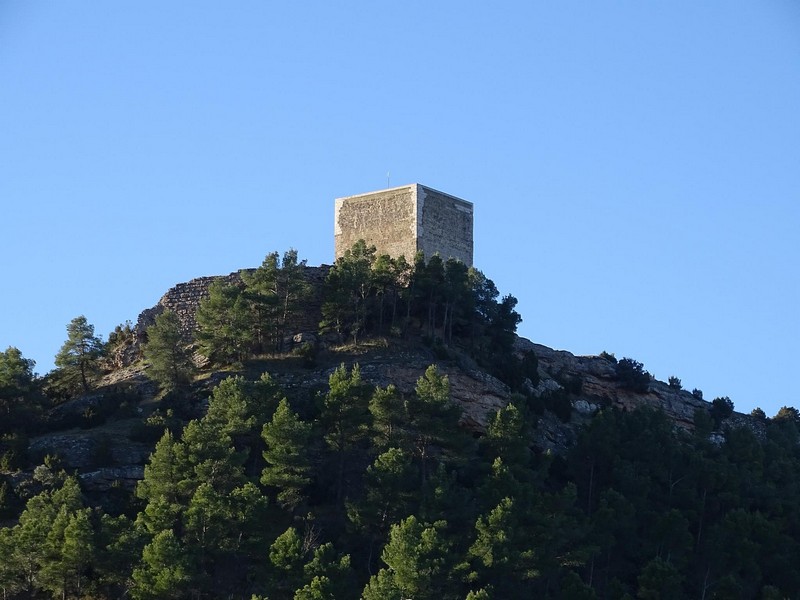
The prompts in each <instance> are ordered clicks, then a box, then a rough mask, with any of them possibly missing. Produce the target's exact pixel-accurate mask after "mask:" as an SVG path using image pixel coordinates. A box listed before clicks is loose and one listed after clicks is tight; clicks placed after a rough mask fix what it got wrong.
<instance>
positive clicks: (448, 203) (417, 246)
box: [334, 183, 472, 266]
mask: <svg viewBox="0 0 800 600" xmlns="http://www.w3.org/2000/svg"><path fill="white" fill-rule="evenodd" d="M335 207H336V208H335V216H334V240H335V249H336V250H335V251H336V258H339V257H340V256H342V255H343V254H344V252H345V250H348V249H350V248H352V246H353V244H355V243H356V242H357V241H358V240H361V239H363V240H364V241H365V242H367V245H374V246H375V247H376V248H377V249H378V254H388V255H390V256H394V257H397V256H400V255H401V254H402V255H404V256H405V257H406V259H408V260H409V261H412V260H413V259H414V255H415V254H416V253H417V250H422V251H423V252H424V253H425V257H426V258H430V257H431V256H433V255H434V254H436V253H437V252H438V253H439V255H440V256H441V257H442V259H443V260H447V259H448V258H455V259H458V260H460V261H461V262H463V263H464V264H466V265H467V266H472V203H471V202H467V201H466V200H461V199H460V198H456V197H455V196H451V195H449V194H445V193H443V192H439V191H437V190H434V189H431V188H429V187H425V186H424V185H420V184H418V183H412V184H411V185H404V186H402V187H396V188H391V189H386V190H379V191H376V192H368V193H366V194H358V195H357V196H347V197H346V198H337V199H336V205H335Z"/></svg>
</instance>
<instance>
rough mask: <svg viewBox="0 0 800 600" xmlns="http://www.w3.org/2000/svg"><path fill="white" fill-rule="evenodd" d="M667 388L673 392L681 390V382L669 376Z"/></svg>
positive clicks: (673, 376)
mask: <svg viewBox="0 0 800 600" xmlns="http://www.w3.org/2000/svg"><path fill="white" fill-rule="evenodd" d="M669 387H670V388H672V389H673V390H681V389H683V386H682V385H681V380H680V379H678V378H677V377H675V375H670V376H669Z"/></svg>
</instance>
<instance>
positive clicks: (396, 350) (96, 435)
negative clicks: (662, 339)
mask: <svg viewBox="0 0 800 600" xmlns="http://www.w3.org/2000/svg"><path fill="white" fill-rule="evenodd" d="M328 268H329V267H327V266H324V265H323V266H321V267H307V268H306V272H307V277H308V279H309V281H310V282H311V283H312V284H313V287H314V289H315V290H316V295H315V296H314V297H313V298H312V300H311V301H310V302H309V304H308V305H307V307H306V311H305V312H306V316H305V318H304V319H303V321H302V322H301V323H300V325H299V326H298V328H297V329H298V331H295V332H292V336H291V337H292V339H294V340H300V341H301V342H303V341H308V340H312V341H313V342H314V343H318V344H319V345H320V346H322V347H323V348H324V346H325V344H324V342H321V341H319V340H317V338H316V336H315V334H314V333H311V332H312V331H313V332H315V331H316V324H317V323H318V322H319V312H320V304H321V298H320V293H319V292H320V289H321V285H320V284H321V282H322V281H323V280H324V278H325V275H326V273H327V271H328ZM218 280H223V281H225V282H227V283H232V284H234V285H236V284H238V283H239V282H241V275H240V272H237V273H232V274H230V275H227V276H221V277H202V278H198V279H193V280H192V281H190V282H187V283H184V284H179V285H177V286H175V287H173V288H171V289H170V290H169V291H168V292H167V293H166V294H165V295H164V296H163V297H162V298H161V299H160V300H159V303H158V304H157V305H156V306H154V307H152V308H150V309H147V310H144V311H143V312H142V313H141V314H140V316H139V318H138V321H137V324H136V326H135V329H134V336H133V340H132V341H131V343H130V344H129V345H127V346H126V347H125V348H124V350H123V351H122V354H121V355H120V356H119V357H118V360H119V362H120V363H122V364H123V365H127V366H124V367H121V368H119V369H117V370H115V371H114V372H113V373H111V374H109V375H108V376H107V378H106V380H105V382H104V384H105V388H103V389H101V390H100V391H99V392H98V393H95V394H93V395H91V396H86V397H82V398H78V399H75V400H73V401H71V402H69V403H67V404H65V405H62V406H60V407H58V408H57V409H54V418H56V419H64V420H65V422H68V417H69V414H70V413H72V414H73V415H75V414H85V411H87V410H100V409H102V407H103V404H104V403H105V402H109V399H108V398H109V394H108V390H111V389H114V388H117V387H119V386H127V388H128V389H129V390H133V393H134V394H135V395H136V396H137V397H138V398H139V402H140V407H139V408H138V409H136V410H137V411H138V412H139V413H140V415H141V412H142V408H141V406H142V405H144V406H146V405H147V404H148V403H152V400H153V398H154V396H155V393H156V391H157V390H156V388H155V386H154V385H153V384H152V383H151V382H150V381H149V380H148V379H147V378H146V373H145V372H143V369H142V367H141V363H137V362H136V359H137V358H138V356H139V354H140V353H139V347H140V344H141V343H142V342H143V340H144V339H146V338H145V335H146V334H145V331H146V328H147V327H148V326H149V325H150V324H152V323H153V321H154V319H155V317H156V316H157V315H158V314H160V313H161V312H163V311H164V310H167V309H169V310H172V311H174V312H175V313H176V314H177V315H178V316H179V318H180V320H181V323H182V326H183V329H184V333H185V334H186V336H187V339H188V338H189V337H190V335H191V332H192V331H193V330H194V328H195V327H196V322H195V319H194V315H195V311H196V309H197V306H198V305H199V303H200V301H201V299H202V298H204V297H206V296H207V295H208V288H209V286H210V285H211V283H213V282H214V281H218ZM515 350H516V351H517V352H518V353H520V355H521V354H522V353H524V352H533V353H534V354H535V356H536V357H537V359H538V375H539V381H538V383H537V384H536V385H535V386H534V385H533V383H531V382H530V381H528V386H529V392H530V393H531V394H532V395H533V396H538V397H542V396H544V395H546V394H548V393H553V392H555V391H558V390H559V389H561V388H563V387H564V384H563V382H564V381H565V380H571V381H579V382H580V386H579V389H578V390H575V389H571V390H570V394H569V399H570V403H571V408H572V410H571V415H570V418H569V422H566V423H565V422H563V421H562V420H561V419H559V418H557V417H556V416H555V415H553V414H552V413H550V412H548V411H545V413H544V414H543V415H542V416H541V417H540V418H539V422H538V424H537V427H536V429H535V431H534V434H533V439H531V446H532V447H534V448H535V449H537V450H538V451H542V452H556V453H558V452H563V451H565V450H566V449H567V448H568V447H569V446H570V445H571V444H572V443H573V442H574V440H575V439H576V437H577V434H578V431H579V429H580V427H581V426H582V425H583V424H585V423H587V422H588V421H589V420H591V418H592V416H593V415H594V414H595V413H596V412H597V411H598V410H601V409H602V408H604V407H616V408H620V409H623V410H633V409H635V408H637V407H641V406H649V407H653V408H658V409H661V410H663V411H664V412H665V413H666V414H667V415H668V416H669V417H670V418H671V419H672V420H673V421H674V422H675V424H676V426H677V427H682V428H684V429H692V428H693V421H694V412H695V410H696V409H704V410H708V409H709V407H710V404H709V403H708V402H705V401H703V400H701V399H699V398H697V397H695V396H694V395H692V394H691V393H690V392H687V391H684V390H679V389H675V388H672V387H670V386H669V385H668V384H666V383H664V382H661V381H658V380H655V379H651V381H650V383H649V385H648V388H647V391H646V392H644V393H636V392H632V391H630V390H627V389H625V387H624V386H623V385H621V383H620V382H619V380H618V377H617V375H616V371H615V365H614V363H613V362H611V361H609V360H608V359H607V358H604V357H602V356H576V355H573V354H572V353H570V352H567V351H564V350H554V349H552V348H549V347H547V346H544V345H541V344H537V343H534V342H532V341H530V340H527V339H525V338H521V337H518V338H517V339H516V344H515ZM328 354H329V356H328V361H327V364H324V365H321V366H320V367H319V368H312V369H304V370H302V371H291V370H289V371H287V372H281V371H280V370H277V371H273V370H271V371H270V373H271V374H272V375H273V377H274V378H275V379H276V381H277V382H278V383H279V384H281V385H282V386H283V387H284V389H285V390H286V392H287V395H289V396H291V395H292V394H312V393H314V390H319V389H323V388H324V386H325V385H326V384H327V381H328V377H329V375H330V373H331V372H332V371H333V369H334V368H335V366H336V365H338V364H339V363H341V362H343V363H345V364H347V365H348V366H352V365H353V364H355V363H358V364H359V366H360V369H361V375H362V378H363V379H364V380H365V381H366V382H368V383H371V384H373V385H376V386H381V387H383V386H386V385H388V384H389V383H393V384H394V385H395V386H396V387H397V388H398V390H399V391H400V392H401V393H404V394H410V393H413V390H414V387H415V385H416V381H417V379H419V377H420V376H421V375H422V374H423V373H424V371H425V369H426V368H427V366H428V365H430V364H432V363H438V364H439V366H440V368H441V370H442V371H444V372H445V373H446V374H447V375H448V377H449V379H450V384H451V393H452V399H453V401H454V402H455V403H456V404H458V405H459V406H460V408H461V409H462V417H461V424H462V426H463V427H465V428H466V429H468V430H469V431H471V432H473V434H475V435H477V436H480V435H482V434H483V433H484V432H485V430H486V427H487V425H488V423H489V420H490V419H491V417H492V415H494V414H495V413H496V411H497V410H498V409H500V408H502V407H504V406H506V405H507V404H508V402H509V400H510V398H511V392H510V389H509V388H508V386H506V385H505V384H504V383H503V382H501V381H500V380H498V379H496V378H495V377H493V376H491V375H489V374H488V373H486V372H484V371H481V370H480V369H479V368H478V367H477V366H476V365H475V364H474V363H473V361H471V360H470V359H469V358H468V357H464V356H459V355H455V356H454V357H451V360H447V361H437V359H436V357H435V356H434V355H433V353H432V351H431V350H430V349H429V348H427V347H425V346H423V345H421V344H416V345H414V344H409V343H398V344H395V343H387V344H385V345H380V344H379V345H377V346H376V347H374V348H371V349H367V350H365V349H361V350H360V351H359V352H350V353H348V352H341V351H333V350H330V351H328ZM230 374H231V373H220V374H216V375H212V376H211V378H210V379H209V385H210V384H211V383H213V382H216V381H219V380H220V379H222V378H224V377H225V376H228V375H230ZM104 390H105V391H104ZM150 408H152V407H150ZM145 412H147V411H145ZM140 415H138V416H137V415H135V414H134V415H130V416H129V420H130V421H141V416H140ZM123 421H124V419H123ZM729 422H730V424H731V425H745V426H748V427H750V428H751V429H753V430H754V431H756V433H757V434H760V433H763V431H761V430H762V429H763V427H760V424H759V423H758V422H757V421H756V420H755V419H752V418H750V417H748V416H745V415H741V414H736V413H734V415H733V416H732V417H730V419H729ZM124 429H125V427H124V426H121V425H119V422H116V423H112V425H111V427H110V428H106V430H105V431H104V428H103V427H100V428H97V430H96V431H95V430H81V429H77V430H75V429H73V430H68V431H61V432H56V433H51V434H47V435H44V436H40V437H38V438H34V439H32V440H31V443H30V452H31V453H32V454H34V455H38V456H45V455H47V454H53V455H57V456H58V457H59V458H60V460H61V461H62V463H63V465H64V466H65V467H66V468H67V469H68V470H77V471H78V472H79V473H80V474H81V478H82V480H83V481H84V483H85V484H86V486H87V488H89V489H93V490H96V491H105V490H108V489H109V488H110V487H111V486H112V485H119V484H120V483H119V482H121V484H122V485H124V486H125V487H132V486H133V485H135V483H136V481H137V480H138V479H140V478H141V477H142V475H143V465H144V464H145V462H146V460H147V457H148V456H149V452H150V451H151V445H147V444H142V443H140V442H132V441H130V440H129V439H128V438H127V437H126V435H125V433H124ZM98 455H103V456H102V458H104V464H103V465H102V466H98ZM115 481H116V482H118V483H117V484H114V482H115Z"/></svg>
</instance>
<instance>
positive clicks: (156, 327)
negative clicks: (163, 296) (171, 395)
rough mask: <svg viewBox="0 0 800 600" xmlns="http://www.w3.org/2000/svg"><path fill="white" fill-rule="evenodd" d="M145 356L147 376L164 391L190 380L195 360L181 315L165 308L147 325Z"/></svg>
mask: <svg viewBox="0 0 800 600" xmlns="http://www.w3.org/2000/svg"><path fill="white" fill-rule="evenodd" d="M144 359H145V360H146V361H147V362H148V363H150V365H149V368H148V370H147V376H148V377H150V379H152V380H153V381H155V382H157V383H158V384H159V385H161V388H162V389H164V390H173V389H175V388H178V387H180V386H181V385H183V384H186V383H188V382H189V381H190V379H191V377H192V374H193V373H194V363H193V362H192V358H191V355H190V354H189V351H188V349H187V347H186V343H185V342H184V340H183V338H182V335H181V329H180V321H179V319H178V315H176V314H175V313H174V312H172V311H169V310H168V311H165V312H163V313H161V314H160V315H158V316H157V317H156V320H155V323H154V324H153V325H151V326H150V327H148V328H147V343H146V344H145V346H144Z"/></svg>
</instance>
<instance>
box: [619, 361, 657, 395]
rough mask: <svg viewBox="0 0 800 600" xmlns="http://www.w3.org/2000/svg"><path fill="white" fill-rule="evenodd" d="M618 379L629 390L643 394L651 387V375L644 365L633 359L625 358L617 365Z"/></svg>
mask: <svg viewBox="0 0 800 600" xmlns="http://www.w3.org/2000/svg"><path fill="white" fill-rule="evenodd" d="M616 370H617V378H618V379H619V382H620V383H621V384H622V387H624V388H625V389H627V390H630V391H632V392H638V393H640V394H643V393H645V392H647V390H648V388H649V386H650V373H648V372H647V371H645V370H644V365H643V364H642V363H640V362H638V361H635V360H633V359H632V358H623V359H621V360H620V361H619V362H618V363H617V367H616Z"/></svg>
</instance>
